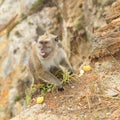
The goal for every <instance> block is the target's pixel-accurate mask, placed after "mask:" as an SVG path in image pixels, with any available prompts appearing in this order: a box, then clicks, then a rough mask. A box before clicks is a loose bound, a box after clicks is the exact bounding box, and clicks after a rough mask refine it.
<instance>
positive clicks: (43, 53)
mask: <svg viewBox="0 0 120 120" xmlns="http://www.w3.org/2000/svg"><path fill="white" fill-rule="evenodd" d="M40 55H41V56H42V57H43V58H46V57H47V56H48V53H47V52H46V51H44V50H41V52H40Z"/></svg>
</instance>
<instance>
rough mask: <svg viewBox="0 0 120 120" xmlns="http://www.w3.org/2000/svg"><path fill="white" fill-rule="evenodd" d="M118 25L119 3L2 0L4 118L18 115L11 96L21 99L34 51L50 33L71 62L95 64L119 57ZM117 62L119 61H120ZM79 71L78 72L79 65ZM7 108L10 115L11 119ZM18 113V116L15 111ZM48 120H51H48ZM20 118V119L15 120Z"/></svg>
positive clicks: (1, 112) (0, 107)
mask: <svg viewBox="0 0 120 120" xmlns="http://www.w3.org/2000/svg"><path fill="white" fill-rule="evenodd" d="M113 2H114V3H113ZM112 3H113V4H112ZM119 26H120V0H65V1H64V0H61V1H60V0H50V1H48V0H25V1H23V0H21V1H20V0H1V1H0V98H1V100H0V117H1V119H5V118H8V119H9V117H10V112H11V114H12V115H16V114H18V112H19V111H17V109H14V110H13V111H12V109H11V108H10V107H9V105H13V104H14V102H15V98H14V96H11V95H13V94H18V93H17V92H18V91H16V90H15V88H16V84H17V83H18V81H19V80H21V79H22V81H24V80H25V79H24V78H25V77H26V76H27V75H28V74H27V67H26V66H27V63H28V58H29V51H30V49H31V44H34V42H35V41H36V39H37V38H38V36H39V35H41V34H43V33H44V32H45V31H49V32H51V33H54V34H57V35H58V36H59V37H60V38H61V40H62V42H63V44H64V46H65V48H66V49H67V52H68V56H69V57H70V58H71V60H73V59H74V57H75V56H76V55H78V57H79V59H82V57H86V56H87V57H90V58H91V60H93V59H95V58H99V57H103V56H108V55H112V56H114V55H116V54H117V55H120V27H119ZM86 39H88V42H86ZM91 46H92V47H91ZM71 56H73V57H71ZM116 59H117V60H120V57H117V58H116ZM76 64H80V63H79V62H78V63H76ZM74 67H75V68H76V66H75V65H74ZM14 90H15V91H14ZM21 103H22V104H24V101H22V102H21V101H20V103H19V104H21ZM16 104H17V103H16ZM13 106H14V107H15V108H16V106H15V105H13ZM23 106H24V105H23ZM8 108H10V109H11V111H9V113H7V114H6V111H7V109H8ZM31 109H33V108H31ZM35 109H37V108H36V107H35ZM15 110H16V111H17V112H14V111H15ZM25 112H26V111H25ZM28 113H29V112H28ZM30 114H31V115H33V118H32V120H34V119H37V118H34V116H35V114H34V111H31V113H30ZM46 114H47V113H46ZM43 116H44V114H43ZM49 116H53V118H54V119H58V116H54V115H51V114H48V117H49ZM43 118H44V119H46V118H45V116H44V117H43ZM16 119H18V117H17V118H13V120H16ZM25 119H27V118H26V116H25ZM51 119H52V118H51ZM61 119H62V116H61ZM63 119H67V118H66V117H63ZM46 120H48V119H46ZM52 120H53V119H52Z"/></svg>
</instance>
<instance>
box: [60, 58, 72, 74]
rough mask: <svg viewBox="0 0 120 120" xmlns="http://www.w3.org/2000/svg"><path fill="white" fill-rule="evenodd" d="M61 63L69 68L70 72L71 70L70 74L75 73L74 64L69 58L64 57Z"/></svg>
mask: <svg viewBox="0 0 120 120" xmlns="http://www.w3.org/2000/svg"><path fill="white" fill-rule="evenodd" d="M60 65H62V66H63V67H65V68H67V70H68V72H70V74H72V73H73V69H72V66H71V64H70V62H69V60H68V59H67V58H63V59H62V60H61V62H60Z"/></svg>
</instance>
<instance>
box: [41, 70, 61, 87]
mask: <svg viewBox="0 0 120 120" xmlns="http://www.w3.org/2000/svg"><path fill="white" fill-rule="evenodd" d="M39 78H40V79H42V80H43V81H45V82H47V83H50V84H54V85H56V86H60V85H62V82H61V81H60V80H59V79H58V78H57V77H56V76H54V75H53V74H52V73H50V72H49V71H43V72H40V73H39Z"/></svg>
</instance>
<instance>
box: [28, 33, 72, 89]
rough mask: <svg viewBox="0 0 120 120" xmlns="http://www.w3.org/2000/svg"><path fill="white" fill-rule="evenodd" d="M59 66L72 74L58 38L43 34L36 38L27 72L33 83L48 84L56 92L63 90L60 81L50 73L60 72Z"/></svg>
mask: <svg viewBox="0 0 120 120" xmlns="http://www.w3.org/2000/svg"><path fill="white" fill-rule="evenodd" d="M60 66H63V67H65V68H66V69H67V70H68V72H69V73H70V74H71V73H72V67H71V65H70V62H69V60H68V57H67V54H66V52H65V50H64V48H63V47H62V44H61V43H60V41H59V40H58V37H57V36H55V35H53V34H49V33H45V34H44V35H42V36H40V37H39V38H38V40H37V42H36V43H35V44H34V45H33V46H32V49H31V53H30V59H29V70H30V73H31V75H32V77H33V79H34V83H37V82H38V81H41V82H45V83H50V84H54V85H56V86H57V87H58V90H63V87H62V81H61V80H60V79H59V78H57V77H56V76H55V75H54V72H53V71H52V72H51V70H54V69H55V70H56V69H58V70H61V68H60Z"/></svg>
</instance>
